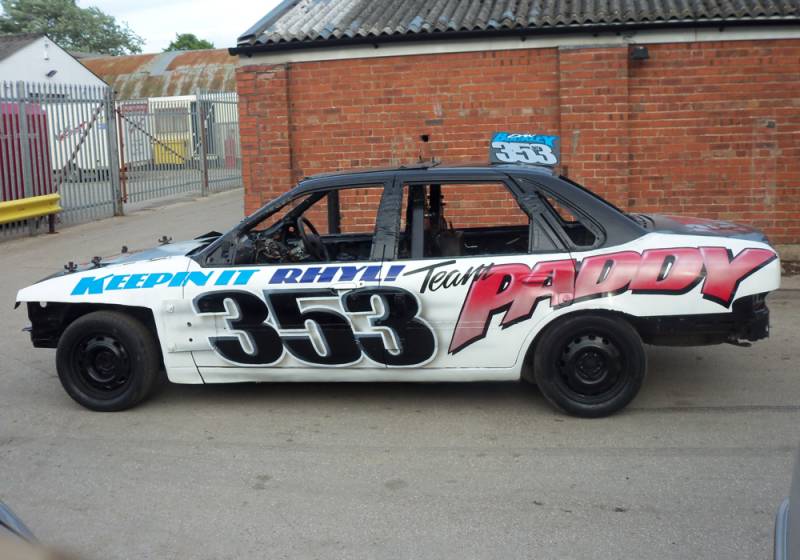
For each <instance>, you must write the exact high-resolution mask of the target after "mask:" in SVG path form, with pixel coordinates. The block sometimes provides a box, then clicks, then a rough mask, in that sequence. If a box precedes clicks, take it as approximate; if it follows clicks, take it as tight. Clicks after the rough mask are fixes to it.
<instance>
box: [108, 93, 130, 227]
mask: <svg viewBox="0 0 800 560" xmlns="http://www.w3.org/2000/svg"><path fill="white" fill-rule="evenodd" d="M105 104H106V108H105V113H106V145H107V149H106V151H107V152H108V178H109V182H110V183H111V199H112V200H113V201H114V215H115V216H122V215H123V214H124V213H125V209H124V208H123V205H122V185H121V183H120V180H119V172H120V168H119V139H118V138H117V112H116V109H117V107H116V99H115V97H114V90H112V89H111V88H108V89H107V90H106V94H105Z"/></svg>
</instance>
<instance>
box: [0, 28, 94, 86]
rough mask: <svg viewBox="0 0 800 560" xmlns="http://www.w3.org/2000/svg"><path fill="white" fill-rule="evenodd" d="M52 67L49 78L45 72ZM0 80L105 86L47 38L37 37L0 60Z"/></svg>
mask: <svg viewBox="0 0 800 560" xmlns="http://www.w3.org/2000/svg"><path fill="white" fill-rule="evenodd" d="M51 70H55V71H56V74H55V75H54V76H53V77H52V78H48V77H47V73H48V72H50V71H51ZM0 80H3V81H9V82H17V81H25V82H36V83H50V84H69V85H81V86H105V85H106V83H105V82H104V81H103V80H101V79H100V78H98V77H97V76H95V75H94V74H92V72H90V71H89V69H88V68H86V67H85V66H84V65H83V64H81V63H80V62H79V61H78V60H76V59H75V58H73V57H72V55H70V54H69V53H68V52H67V51H65V50H64V49H62V48H61V47H59V46H58V45H56V44H55V43H54V42H53V41H51V40H50V39H48V38H47V37H40V38H39V39H36V40H35V41H33V42H32V43H30V44H29V45H26V46H25V47H23V48H21V49H20V50H18V51H17V52H15V53H14V54H12V55H9V56H8V57H6V58H5V59H3V60H0Z"/></svg>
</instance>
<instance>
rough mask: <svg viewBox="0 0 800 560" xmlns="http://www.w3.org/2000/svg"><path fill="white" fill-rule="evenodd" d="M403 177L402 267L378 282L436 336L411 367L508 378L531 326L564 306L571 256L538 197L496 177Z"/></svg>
mask: <svg viewBox="0 0 800 560" xmlns="http://www.w3.org/2000/svg"><path fill="white" fill-rule="evenodd" d="M400 182H401V187H400V188H401V190H402V193H403V212H402V213H401V216H402V221H401V224H400V226H399V229H400V235H399V236H398V248H397V252H396V260H395V263H396V264H398V265H403V267H404V268H403V272H402V274H401V275H399V276H397V277H395V278H392V279H390V280H386V281H385V282H384V284H383V288H384V289H396V290H398V292H400V293H402V294H404V295H403V297H405V298H407V301H408V303H407V305H406V309H407V310H408V311H407V312H406V316H405V319H406V320H408V319H409V318H410V317H411V312H412V311H414V312H415V315H414V320H415V321H417V323H418V324H419V325H421V326H426V327H427V328H430V330H431V331H432V333H433V335H434V339H435V347H434V348H433V350H432V352H430V356H427V355H426V356H423V355H420V361H419V362H418V363H417V364H416V365H417V367H423V368H425V369H426V370H428V371H430V372H431V373H433V372H434V371H435V370H447V371H450V372H451V373H450V374H448V375H449V376H451V377H452V378H453V379H493V378H498V379H503V378H509V377H513V376H514V375H516V374H515V373H514V371H515V368H517V361H518V359H519V355H520V354H521V348H522V346H523V345H525V344H526V341H527V340H528V339H529V335H530V333H531V330H532V327H533V325H535V324H536V322H537V321H538V320H539V319H541V317H543V316H544V315H546V314H547V313H550V312H551V310H552V307H551V305H552V306H553V307H556V306H560V305H566V304H568V303H569V295H570V294H571V293H572V288H573V278H574V265H573V262H572V260H571V257H570V254H569V252H568V251H567V250H566V248H565V247H564V245H563V244H562V243H561V241H560V240H559V239H558V238H557V237H556V236H555V235H554V234H553V232H552V230H551V229H549V228H548V227H547V224H546V223H545V222H544V220H543V217H542V214H543V212H544V210H545V208H544V206H543V205H542V203H541V200H540V199H538V198H537V197H536V196H534V195H533V194H532V193H526V192H525V191H523V190H522V188H521V187H520V186H518V185H517V184H516V183H515V182H514V181H513V180H512V179H510V178H509V177H507V176H505V175H503V174H501V173H496V174H493V175H492V174H488V176H487V174H476V175H470V174H469V172H466V171H465V172H462V173H458V172H455V173H452V174H441V173H439V174H436V173H435V172H429V173H428V174H427V175H423V174H420V173H413V172H412V173H409V174H408V175H406V176H404V177H403V178H402V179H401V181H400ZM418 347H420V348H424V346H423V345H419V346H418ZM523 354H524V353H523ZM423 357H424V358H425V359H424V360H422V358H423ZM390 365H391V364H390ZM517 369H518V368H517ZM432 377H436V376H432Z"/></svg>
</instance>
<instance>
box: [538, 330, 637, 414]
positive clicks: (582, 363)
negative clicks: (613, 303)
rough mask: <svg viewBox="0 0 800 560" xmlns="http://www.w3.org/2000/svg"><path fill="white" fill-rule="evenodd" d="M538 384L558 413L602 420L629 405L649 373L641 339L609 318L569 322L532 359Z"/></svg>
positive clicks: (541, 344)
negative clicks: (647, 372)
mask: <svg viewBox="0 0 800 560" xmlns="http://www.w3.org/2000/svg"><path fill="white" fill-rule="evenodd" d="M533 370H534V372H533V373H534V379H535V380H536V384H537V385H538V386H539V389H540V390H541V392H542V394H543V395H544V396H545V398H546V399H547V400H548V401H550V403H552V404H553V405H554V406H555V407H556V408H558V409H560V410H562V411H564V412H566V413H568V414H572V415H574V416H581V417H584V418H598V417H601V416H608V415H610V414H613V413H615V412H617V411H619V410H621V409H623V408H625V406H627V405H628V403H630V402H631V401H632V400H633V398H634V397H635V396H636V395H637V393H638V392H639V389H640V388H641V386H642V382H643V381H644V377H645V372H646V371H647V355H646V354H645V351H644V347H643V345H642V339H641V338H640V337H639V333H637V332H636V329H634V328H633V327H632V326H631V325H630V324H629V323H628V322H627V321H624V320H623V319H619V318H616V317H611V316H601V315H595V316H592V315H579V316H576V317H565V318H563V319H561V320H559V321H558V322H556V323H555V324H553V325H552V326H550V327H548V328H547V330H545V332H544V333H543V334H542V336H541V337H540V339H539V340H538V341H537V344H536V348H535V350H534V356H533Z"/></svg>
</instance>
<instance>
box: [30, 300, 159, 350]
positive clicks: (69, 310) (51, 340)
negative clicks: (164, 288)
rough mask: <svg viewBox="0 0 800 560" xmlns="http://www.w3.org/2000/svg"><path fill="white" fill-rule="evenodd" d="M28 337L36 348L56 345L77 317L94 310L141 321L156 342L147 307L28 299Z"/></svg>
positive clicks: (54, 346)
mask: <svg viewBox="0 0 800 560" xmlns="http://www.w3.org/2000/svg"><path fill="white" fill-rule="evenodd" d="M27 305H28V318H29V319H30V321H31V326H30V327H29V329H30V333H31V340H32V342H33V345H34V346H35V347H36V348H56V347H57V346H58V341H59V340H60V338H61V335H62V334H63V333H64V331H65V330H66V329H67V327H69V326H70V325H71V324H72V323H73V322H75V321H76V320H77V319H79V318H80V317H83V316H85V315H88V314H89V313H94V312H95V311H114V312H117V313H124V314H126V315H129V316H131V317H133V318H135V319H137V320H138V321H139V322H141V323H142V324H143V325H144V326H145V327H147V329H148V330H149V331H150V332H151V333H152V334H153V337H155V339H156V341H158V330H157V328H156V322H155V316H154V315H153V310H152V309H150V308H149V307H137V306H130V305H116V304H108V303H65V302H46V304H45V305H42V304H41V303H39V302H28V304H27Z"/></svg>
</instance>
